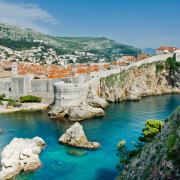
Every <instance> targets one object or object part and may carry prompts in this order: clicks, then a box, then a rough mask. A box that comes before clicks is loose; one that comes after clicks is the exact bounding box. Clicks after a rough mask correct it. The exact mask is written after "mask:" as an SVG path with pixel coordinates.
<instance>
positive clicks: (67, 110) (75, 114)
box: [48, 103, 105, 122]
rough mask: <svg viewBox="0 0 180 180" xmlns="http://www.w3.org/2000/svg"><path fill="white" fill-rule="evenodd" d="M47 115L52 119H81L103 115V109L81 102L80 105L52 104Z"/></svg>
mask: <svg viewBox="0 0 180 180" xmlns="http://www.w3.org/2000/svg"><path fill="white" fill-rule="evenodd" d="M48 114H49V116H50V118H52V119H61V120H62V119H68V120H70V121H74V122H76V121H82V120H84V119H89V118H92V117H95V116H104V115H105V113H104V110H103V109H102V108H99V107H92V106H90V105H89V104H85V103H83V104H81V105H80V106H76V107H74V106H72V107H60V106H53V107H52V109H51V110H50V111H49V113H48Z"/></svg>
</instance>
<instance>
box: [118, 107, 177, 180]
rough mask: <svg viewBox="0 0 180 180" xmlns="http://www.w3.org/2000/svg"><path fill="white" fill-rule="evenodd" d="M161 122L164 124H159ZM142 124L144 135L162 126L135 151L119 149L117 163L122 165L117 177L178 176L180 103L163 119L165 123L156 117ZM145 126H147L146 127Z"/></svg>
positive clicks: (155, 177)
mask: <svg viewBox="0 0 180 180" xmlns="http://www.w3.org/2000/svg"><path fill="white" fill-rule="evenodd" d="M163 126H164V128H162V127H163ZM146 128H148V130H147V131H148V133H145V136H146V135H147V134H148V135H149V134H151V135H152V137H153V136H154V132H157V130H160V129H161V128H162V129H161V130H160V131H161V132H160V133H158V135H157V136H155V137H153V138H152V139H151V141H148V142H146V143H145V145H144V146H141V147H140V148H137V149H136V150H135V151H130V152H128V151H127V152H128V153H124V152H123V153H122V155H123V157H121V160H122V161H121V163H123V165H124V166H125V168H123V171H122V173H121V175H120V176H119V177H118V178H117V179H119V180H129V179H179V172H180V134H179V130H180V107H178V108H177V109H176V110H175V111H174V112H173V113H172V115H171V116H170V117H169V118H168V119H167V120H165V124H164V123H162V122H160V121H154V120H153V121H148V122H146ZM146 128H145V129H146ZM152 128H153V130H152ZM154 128H155V129H156V130H155V131H154ZM149 129H151V130H150V131H149ZM143 134H144V130H143ZM148 137H149V136H148ZM123 148H125V147H123ZM122 151H124V150H122ZM120 155H121V154H120ZM123 159H124V161H123Z"/></svg>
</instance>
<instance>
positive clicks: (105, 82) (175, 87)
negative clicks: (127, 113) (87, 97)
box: [100, 62, 180, 102]
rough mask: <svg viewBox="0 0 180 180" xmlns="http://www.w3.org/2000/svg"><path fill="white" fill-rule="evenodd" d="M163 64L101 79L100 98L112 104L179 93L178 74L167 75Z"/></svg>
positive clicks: (145, 66)
mask: <svg viewBox="0 0 180 180" xmlns="http://www.w3.org/2000/svg"><path fill="white" fill-rule="evenodd" d="M164 64H165V63H163V62H161V64H159V63H158V62H154V63H151V64H143V65H141V66H139V67H137V66H134V67H131V68H130V69H128V70H124V71H122V72H120V73H119V74H114V75H111V76H109V77H105V78H101V83H100V89H101V93H100V95H101V97H102V98H104V99H106V100H108V101H111V102H114V101H122V100H139V99H140V98H141V97H142V96H149V95H159V94H167V93H180V74H179V73H177V72H176V73H175V74H173V75H169V70H168V69H166V68H165V65H164ZM162 67H164V68H162Z"/></svg>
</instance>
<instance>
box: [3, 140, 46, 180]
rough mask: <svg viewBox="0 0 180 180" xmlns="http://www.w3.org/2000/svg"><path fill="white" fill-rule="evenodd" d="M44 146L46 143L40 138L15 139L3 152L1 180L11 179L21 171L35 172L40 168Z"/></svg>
mask: <svg viewBox="0 0 180 180" xmlns="http://www.w3.org/2000/svg"><path fill="white" fill-rule="evenodd" d="M44 145H45V142H44V140H43V139H42V138H40V137H34V138H33V139H23V138H14V139H13V140H12V141H11V142H10V144H9V145H7V146H5V148H4V149H3V151H2V154H1V166H2V167H1V171H0V180H5V179H11V178H13V177H15V176H16V175H18V174H19V173H20V172H21V171H24V172H27V171H34V170H36V169H37V168H39V167H40V166H41V161H40V159H39V154H40V152H41V150H42V149H43V146H44Z"/></svg>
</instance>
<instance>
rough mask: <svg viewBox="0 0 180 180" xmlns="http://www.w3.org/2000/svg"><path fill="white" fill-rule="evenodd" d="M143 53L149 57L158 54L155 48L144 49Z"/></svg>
mask: <svg viewBox="0 0 180 180" xmlns="http://www.w3.org/2000/svg"><path fill="white" fill-rule="evenodd" d="M142 52H143V53H145V54H148V55H155V54H156V50H155V49H153V48H143V49H142Z"/></svg>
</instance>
